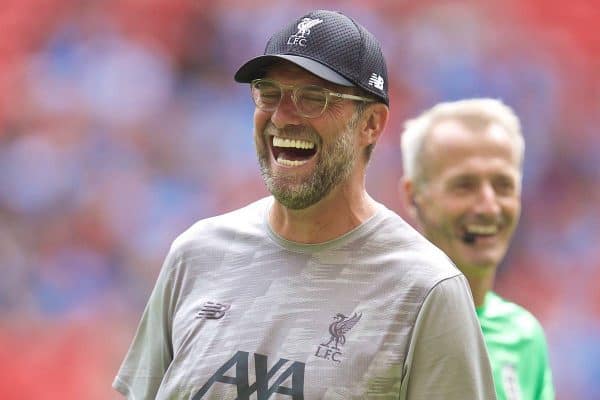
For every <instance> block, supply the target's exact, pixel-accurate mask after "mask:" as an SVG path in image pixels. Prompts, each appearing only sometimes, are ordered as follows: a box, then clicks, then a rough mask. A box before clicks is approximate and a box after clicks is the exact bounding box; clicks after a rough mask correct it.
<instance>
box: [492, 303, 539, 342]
mask: <svg viewBox="0 0 600 400" xmlns="http://www.w3.org/2000/svg"><path fill="white" fill-rule="evenodd" d="M480 319H481V320H482V327H483V325H484V324H485V325H487V326H486V327H487V328H491V329H493V330H502V331H504V332H505V333H508V332H512V335H513V339H514V340H520V341H532V342H535V341H540V340H542V341H545V339H544V330H543V328H542V325H541V324H540V322H539V321H538V319H537V318H536V317H535V316H534V315H533V314H532V313H531V312H529V311H528V310H527V309H525V308H524V307H522V306H520V305H519V304H516V303H513V302H511V301H508V300H506V299H504V298H502V297H500V296H499V295H498V294H496V293H494V292H490V293H488V294H487V296H486V306H485V312H484V314H483V315H481V318H480Z"/></svg>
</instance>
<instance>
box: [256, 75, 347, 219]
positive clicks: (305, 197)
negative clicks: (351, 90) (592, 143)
mask: <svg viewBox="0 0 600 400" xmlns="http://www.w3.org/2000/svg"><path fill="white" fill-rule="evenodd" d="M265 77H266V78H269V79H272V80H275V81H277V82H279V83H281V84H283V85H319V86H322V87H326V88H329V89H331V90H334V91H340V92H341V91H344V89H345V90H346V92H348V89H347V88H341V87H336V86H334V85H331V84H328V83H327V82H325V81H324V80H322V79H320V78H318V77H316V76H315V75H312V74H310V73H308V72H306V71H305V70H303V69H300V68H298V67H295V66H292V65H291V64H289V65H288V64H281V65H280V64H278V65H275V66H272V67H271V68H270V70H269V72H268V73H267V74H266V76H265ZM354 111H355V106H354V104H353V103H352V102H351V101H341V102H333V103H331V104H329V106H328V108H327V110H326V111H325V112H324V113H323V115H321V116H319V117H317V118H305V117H303V116H301V115H300V114H299V113H298V111H297V110H296V108H295V105H294V104H293V101H292V99H291V94H290V92H289V91H286V92H285V94H284V96H283V98H282V99H281V103H280V104H279V106H278V107H277V108H276V109H275V110H274V111H272V112H266V111H262V110H260V109H258V108H256V110H255V112H254V141H255V144H256V151H257V155H258V160H259V163H260V167H261V174H262V176H263V179H264V180H265V183H266V185H267V188H268V190H269V191H270V192H271V193H272V194H273V196H274V197H275V198H276V199H277V200H278V201H279V202H280V203H281V204H283V205H284V206H285V207H287V208H290V209H304V208H307V207H309V206H311V205H313V204H315V203H317V202H318V201H319V200H321V199H322V198H323V197H325V196H327V194H329V193H330V192H331V190H332V189H333V188H334V187H336V186H337V185H339V184H340V183H342V182H344V181H346V180H347V179H348V177H349V176H350V175H351V174H352V172H353V170H354V168H355V167H356V164H357V163H356V160H357V158H358V154H359V145H358V143H357V140H356V135H355V132H354V130H355V129H354V128H355V125H356V118H354V117H355V115H354Z"/></svg>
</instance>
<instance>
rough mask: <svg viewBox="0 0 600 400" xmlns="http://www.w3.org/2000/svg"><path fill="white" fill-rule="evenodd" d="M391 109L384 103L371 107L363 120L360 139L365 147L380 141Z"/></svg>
mask: <svg viewBox="0 0 600 400" xmlns="http://www.w3.org/2000/svg"><path fill="white" fill-rule="evenodd" d="M389 114H390V109H389V108H388V106H386V105H385V104H383V103H375V104H371V105H369V107H368V108H367V109H366V110H365V111H364V114H363V116H362V118H361V122H360V124H359V126H360V137H361V142H362V145H363V146H364V147H366V146H368V145H370V144H374V143H376V142H377V140H379V137H380V136H381V134H382V133H383V130H384V128H385V126H386V124H387V121H388V118H389Z"/></svg>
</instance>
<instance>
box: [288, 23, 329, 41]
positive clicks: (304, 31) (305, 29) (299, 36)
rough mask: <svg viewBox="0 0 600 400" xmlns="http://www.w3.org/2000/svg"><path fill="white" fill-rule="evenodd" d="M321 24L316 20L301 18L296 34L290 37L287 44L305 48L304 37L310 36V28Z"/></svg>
mask: <svg viewBox="0 0 600 400" xmlns="http://www.w3.org/2000/svg"><path fill="white" fill-rule="evenodd" d="M321 22H323V20H322V19H318V18H303V19H302V21H300V23H299V24H298V32H296V33H295V34H293V35H290V37H289V38H288V41H287V44H291V45H298V46H306V36H308V35H310V28H312V27H313V26H315V25H318V24H320V23H321Z"/></svg>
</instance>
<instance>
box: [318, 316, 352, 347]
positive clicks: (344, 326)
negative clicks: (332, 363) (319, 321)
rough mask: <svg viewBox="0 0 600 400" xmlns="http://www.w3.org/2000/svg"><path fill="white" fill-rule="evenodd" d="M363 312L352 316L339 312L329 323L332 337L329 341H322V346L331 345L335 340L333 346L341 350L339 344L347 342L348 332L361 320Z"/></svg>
mask: <svg viewBox="0 0 600 400" xmlns="http://www.w3.org/2000/svg"><path fill="white" fill-rule="evenodd" d="M361 317H362V313H360V314H357V313H354V315H352V316H351V317H346V316H345V315H344V314H341V313H337V314H336V315H335V316H334V317H333V319H334V321H333V322H332V323H331V325H329V334H330V335H331V337H330V338H329V341H328V342H327V343H322V344H321V345H322V346H325V347H329V345H330V344H331V342H334V344H333V348H334V349H335V350H339V347H338V346H339V345H342V346H343V345H344V344H345V343H346V336H345V335H346V333H348V332H349V331H350V329H352V327H353V326H354V325H356V324H357V323H358V321H360V319H361Z"/></svg>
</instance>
